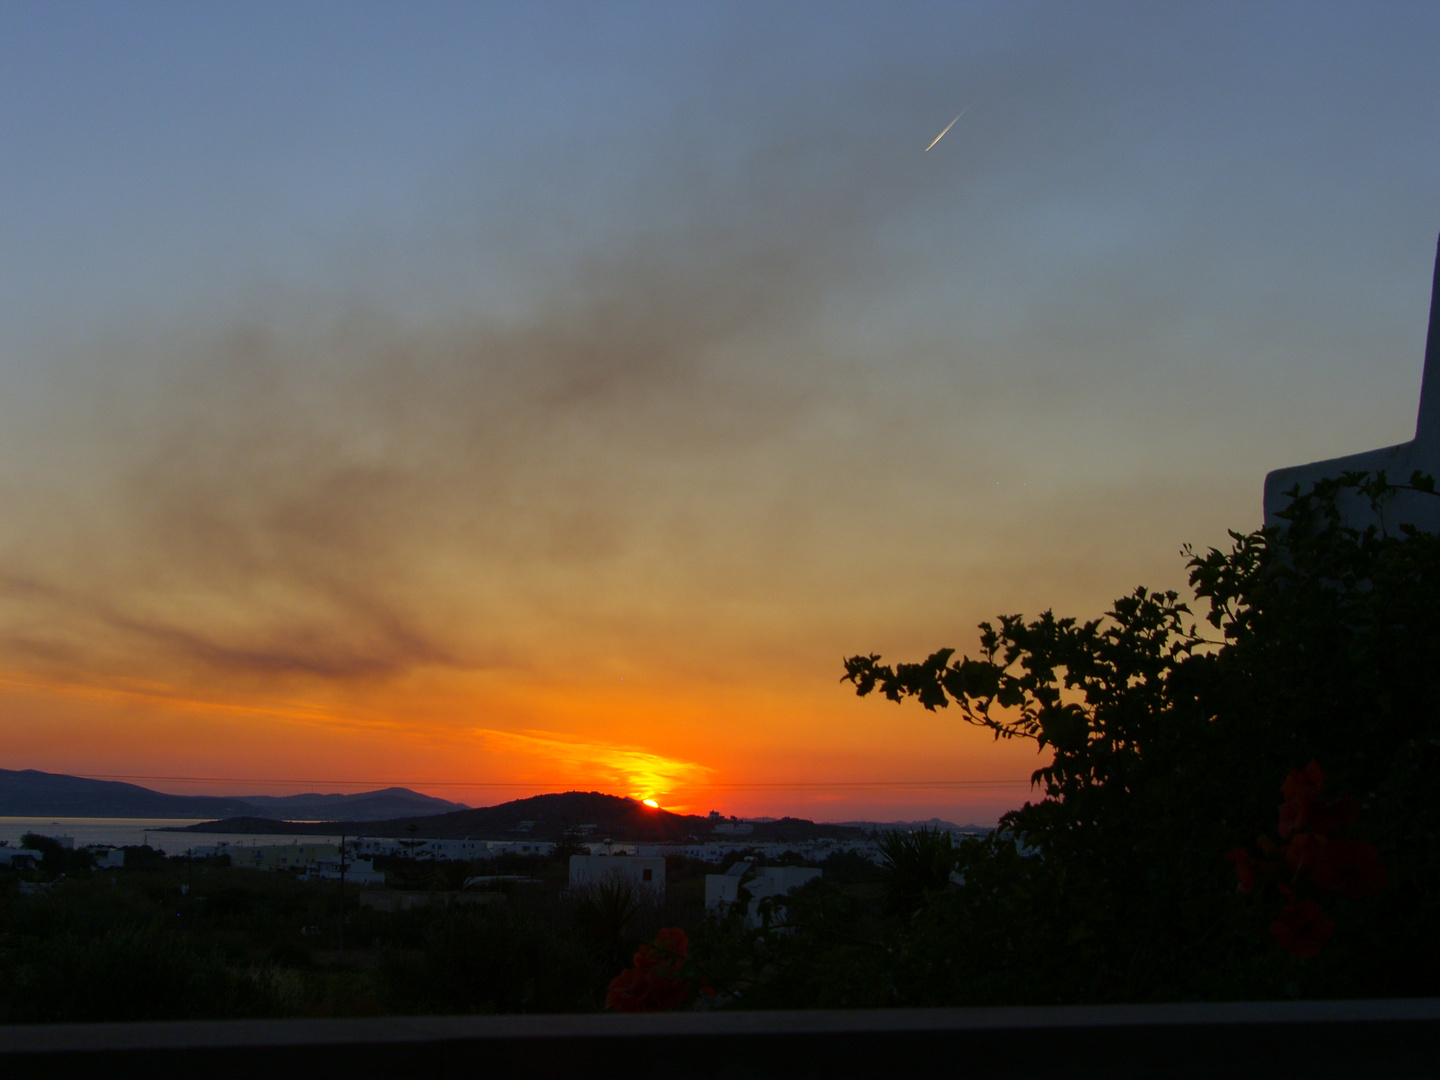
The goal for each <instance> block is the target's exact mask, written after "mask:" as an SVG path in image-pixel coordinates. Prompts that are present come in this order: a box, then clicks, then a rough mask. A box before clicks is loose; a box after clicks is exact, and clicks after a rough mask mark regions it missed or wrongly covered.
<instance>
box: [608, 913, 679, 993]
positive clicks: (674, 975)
mask: <svg viewBox="0 0 1440 1080" xmlns="http://www.w3.org/2000/svg"><path fill="white" fill-rule="evenodd" d="M689 955H690V939H689V938H688V937H686V935H685V931H684V930H681V929H680V928H679V927H676V926H672V927H667V928H666V929H664V930H661V931H660V932H659V933H658V934H656V935H655V940H654V941H652V942H651V943H650V944H648V945H641V946H640V949H639V951H637V952H636V953H635V957H634V960H633V961H632V962H633V964H634V967H629V968H626V969H625V970H624V971H622V972H621V973H620V974H619V975H617V976H615V978H614V979H612V980H611V981H610V988H609V990H608V991H607V992H606V994H605V1008H607V1009H612V1010H614V1011H615V1012H659V1011H661V1010H663V1009H675V1008H679V1007H680V1006H681V1005H683V1004H685V998H686V997H687V996H688V993H689V989H690V984H689V983H688V981H687V980H686V979H685V978H684V977H683V976H682V974H681V972H682V969H683V968H684V965H685V961H686V959H687V958H688V957H689Z"/></svg>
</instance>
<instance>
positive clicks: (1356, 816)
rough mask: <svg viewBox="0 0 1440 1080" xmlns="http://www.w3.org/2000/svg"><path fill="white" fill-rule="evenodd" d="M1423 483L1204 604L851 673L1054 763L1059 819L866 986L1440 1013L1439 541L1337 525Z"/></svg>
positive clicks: (1194, 569) (1003, 631)
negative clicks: (1423, 1003) (1335, 1002)
mask: <svg viewBox="0 0 1440 1080" xmlns="http://www.w3.org/2000/svg"><path fill="white" fill-rule="evenodd" d="M1400 489H1405V490H1409V491H1418V492H1424V493H1428V494H1431V495H1433V494H1434V485H1433V482H1432V481H1431V480H1430V479H1429V478H1428V477H1424V476H1419V475H1417V476H1414V477H1412V478H1411V479H1410V481H1409V482H1408V483H1405V484H1400V485H1396V484H1391V483H1389V482H1388V481H1387V480H1386V478H1385V477H1384V476H1383V475H1380V476H1366V475H1360V474H1353V475H1348V476H1345V477H1342V478H1339V479H1337V480H1335V481H1330V482H1326V483H1323V484H1319V485H1316V487H1315V489H1314V490H1312V491H1310V492H1306V493H1303V494H1302V493H1299V492H1295V493H1293V495H1294V498H1293V501H1292V503H1291V506H1290V509H1289V510H1288V512H1287V513H1286V515H1285V517H1286V521H1285V523H1284V524H1283V525H1282V526H1281V527H1278V528H1270V529H1263V530H1259V531H1256V532H1253V533H1249V534H1240V533H1232V534H1231V537H1232V541H1233V543H1232V546H1231V548H1230V549H1229V550H1228V551H1218V550H1212V551H1209V552H1207V553H1205V554H1195V553H1193V552H1190V553H1188V554H1189V568H1190V583H1191V586H1192V589H1193V591H1194V594H1195V600H1196V603H1195V604H1194V608H1193V610H1192V606H1191V605H1190V604H1188V603H1186V602H1182V600H1181V598H1180V597H1179V596H1178V595H1177V594H1175V593H1173V592H1151V591H1149V590H1146V589H1143V588H1142V589H1137V590H1135V591H1134V592H1133V593H1131V594H1130V595H1129V596H1126V597H1123V598H1121V599H1120V600H1118V601H1116V603H1115V606H1114V608H1113V609H1112V610H1111V611H1109V612H1107V613H1106V615H1105V616H1104V617H1103V618H1099V619H1094V620H1090V621H1083V622H1082V621H1079V620H1076V619H1070V618H1060V617H1057V616H1055V615H1054V614H1052V613H1050V612H1045V613H1043V614H1041V615H1040V616H1039V617H1038V618H1034V619H1026V618H1024V617H1022V616H1019V615H1011V616H1004V617H1002V618H1000V619H999V620H998V621H997V622H995V623H984V624H981V627H980V631H981V633H980V648H979V651H978V653H976V654H975V655H973V656H963V657H961V658H960V659H958V660H957V659H956V655H955V652H954V650H952V649H948V648H947V649H941V650H939V651H938V652H935V653H933V654H932V655H931V656H929V657H928V658H927V659H925V660H923V661H920V662H918V663H903V664H899V665H895V666H890V665H888V664H884V663H882V662H881V658H880V657H879V656H875V655H869V656H855V657H852V658H851V659H850V660H848V661H847V662H846V678H848V679H849V680H850V681H851V682H852V683H853V684H854V686H855V689H856V691H857V692H858V693H860V694H861V695H865V694H870V693H872V692H877V691H878V692H879V693H881V694H883V695H884V696H885V697H887V698H889V699H890V700H891V701H896V702H899V701H903V700H904V699H906V698H916V699H918V700H919V702H920V703H921V704H922V705H923V706H925V707H926V708H928V709H934V710H939V709H949V710H951V711H953V712H956V713H958V716H959V718H960V719H961V720H963V721H964V722H966V723H970V724H975V725H978V726H981V727H984V728H987V729H989V730H990V731H991V732H992V733H993V734H994V736H995V737H996V738H1003V739H1015V738H1019V739H1028V740H1032V741H1033V742H1034V743H1035V744H1036V749H1037V751H1039V752H1040V754H1041V755H1042V757H1041V762H1040V767H1039V768H1038V769H1037V770H1036V772H1035V774H1034V777H1033V780H1034V784H1035V787H1036V795H1037V797H1036V798H1035V799H1034V800H1033V801H1032V802H1029V803H1027V804H1026V805H1025V806H1024V807H1023V808H1021V809H1019V810H1016V811H1014V812H1012V813H1011V814H1009V815H1007V816H1006V818H1005V819H1004V820H1003V822H1002V829H1001V830H1000V831H998V832H997V833H996V834H995V835H993V836H992V837H991V838H990V840H988V841H986V842H983V843H977V842H972V843H969V844H962V845H961V846H960V849H959V850H958V851H957V856H956V859H957V868H958V869H960V870H961V871H962V874H961V876H962V878H963V883H962V884H959V885H957V886H955V887H954V888H952V889H950V890H948V891H947V892H945V893H944V894H943V895H936V896H934V897H932V898H930V900H929V901H928V902H927V904H926V905H925V907H924V908H923V909H922V910H921V911H919V912H917V913H915V914H914V915H913V916H912V917H911V918H910V919H909V921H908V922H907V923H906V924H905V925H904V926H902V927H900V928H898V929H896V930H895V931H894V932H893V935H892V936H891V937H890V938H889V939H887V940H885V941H877V942H875V943H874V944H875V945H877V946H879V947H880V948H881V949H882V950H883V951H882V952H880V953H877V954H876V956H875V959H874V962H873V963H870V965H869V967H868V968H866V969H865V970H861V969H862V968H865V963H859V964H855V965H852V967H853V968H854V970H853V971H852V975H853V977H854V978H856V979H859V980H868V981H869V982H868V984H869V985H872V986H874V987H876V988H877V989H876V993H875V995H873V996H876V997H884V998H888V1000H889V1003H894V1004H921V1003H934V1004H940V1003H944V1002H955V1003H962V1002H971V1003H998V1002H1007V1001H1117V1000H1166V999H1168V1000H1176V999H1186V998H1209V999H1221V998H1233V997H1269V996H1296V995H1303V996H1367V995H1373V996H1387V995H1421V994H1423V995H1428V994H1435V993H1437V992H1440V975H1437V972H1436V969H1435V965H1433V964H1429V963H1423V962H1417V957H1423V956H1432V955H1440V903H1437V898H1440V890H1437V889H1436V885H1437V884H1440V800H1437V799H1436V798H1435V797H1434V794H1433V781H1432V778H1433V777H1435V776H1436V775H1437V771H1440V722H1437V718H1440V539H1437V537H1435V536H1433V535H1427V534H1421V533H1417V532H1415V531H1414V530H1412V529H1407V528H1400V529H1394V530H1390V531H1386V530H1385V529H1383V528H1380V527H1378V526H1377V527H1372V528H1369V529H1367V530H1359V529H1356V528H1353V527H1349V526H1347V525H1346V524H1345V522H1344V520H1343V519H1342V517H1341V515H1340V513H1339V512H1338V511H1337V509H1336V498H1337V495H1339V494H1341V493H1342V492H1346V493H1348V492H1352V491H1358V492H1359V493H1360V494H1361V495H1362V496H1365V497H1368V498H1369V499H1370V500H1371V502H1372V504H1373V505H1374V506H1375V507H1376V508H1377V510H1378V511H1379V512H1380V514H1379V516H1380V519H1381V520H1384V509H1385V506H1386V503H1387V501H1388V499H1389V498H1390V496H1391V495H1392V494H1393V493H1394V492H1395V491H1397V490H1400ZM1307 763H1309V764H1307ZM1327 785H1328V787H1327ZM1327 793H1328V794H1327ZM1237 882H1238V888H1237ZM800 921H802V922H803V918H802V919H801V920H800ZM776 970H782V971H783V970H784V969H783V965H780V966H779V967H778V968H777V969H776ZM836 977H839V976H838V973H837V975H836ZM875 1003H882V1002H879V1001H877V1002H875Z"/></svg>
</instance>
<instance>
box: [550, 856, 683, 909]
mask: <svg viewBox="0 0 1440 1080" xmlns="http://www.w3.org/2000/svg"><path fill="white" fill-rule="evenodd" d="M604 881H626V882H629V883H630V884H632V885H634V886H635V887H636V888H637V889H639V890H641V892H642V893H644V894H646V895H648V896H649V898H650V899H652V900H654V901H656V902H659V901H661V900H664V899H665V860H664V859H646V858H641V857H639V856H635V855H571V856H570V888H572V889H583V888H584V887H585V886H587V885H598V884H600V883H601V882H604Z"/></svg>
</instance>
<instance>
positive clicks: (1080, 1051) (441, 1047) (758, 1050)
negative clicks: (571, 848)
mask: <svg viewBox="0 0 1440 1080" xmlns="http://www.w3.org/2000/svg"><path fill="white" fill-rule="evenodd" d="M1417 959H1418V958H1417ZM42 1075H43V1076H46V1077H52V1078H53V1077H68V1076H78V1077H93V1078H97V1080H98V1078H101V1077H107V1076H137V1077H142V1078H144V1080H160V1078H164V1077H181V1076H185V1077H202V1078H206V1080H210V1078H224V1077H244V1078H246V1080H274V1078H276V1077H282V1076H308V1077H330V1076H337V1077H347V1078H348V1077H357V1078H359V1077H367V1078H368V1077H384V1078H390V1077H407V1076H416V1077H425V1078H427V1080H436V1078H441V1077H449V1076H457V1077H459V1076H463V1077H467V1078H474V1080H491V1078H502V1077H527V1078H528V1077H564V1078H566V1080H590V1078H607V1077H616V1078H624V1080H649V1078H655V1080H666V1078H677V1080H678V1078H691V1077H694V1078H709V1077H714V1078H717V1080H728V1078H732V1077H733V1078H736V1080H742V1078H743V1080H767V1078H771V1077H776V1078H779V1077H783V1078H785V1080H804V1078H809V1077H815V1078H824V1080H844V1078H849V1077H857V1078H858V1077H867V1078H868V1077H880V1078H882V1080H909V1078H912V1077H915V1078H924V1077H946V1078H952V1080H953V1078H964V1080H969V1078H975V1080H988V1078H997V1080H998V1078H1002V1077H1003V1078H1006V1080H1026V1078H1031V1077H1035V1078H1039V1077H1043V1078H1045V1080H1067V1078H1072V1077H1077V1078H1078V1077H1107V1078H1108V1077H1136V1078H1139V1077H1146V1078H1150V1077H1157V1078H1170V1077H1174V1078H1181V1077H1186V1078H1189V1077H1197V1078H1198V1077H1217V1078H1224V1080H1230V1078H1242V1077H1257V1078H1258V1077H1263V1078H1265V1080H1288V1078H1292V1077H1293V1078H1297V1080H1299V1078H1310V1077H1313V1078H1330V1077H1336V1078H1339V1077H1344V1078H1355V1080H1371V1078H1375V1080H1409V1078H1420V1077H1440V999H1436V998H1426V999H1402V1000H1388V1001H1378V1000H1377V1001H1320V1002H1260V1003H1247V1002H1236V1003H1227V1004H1182V1005H1101V1006H1055V1007H1026V1008H994V1009H893V1010H885V1009H879V1010H865V1011H858V1010H857V1011H834V1010H816V1011H813V1012H708V1013H667V1014H651V1015H641V1016H612V1015H570V1016H481V1017H384V1018H378V1019H343V1020H224V1021H186V1022H168V1023H140V1024H56V1025H33V1026H8V1027H7V1026H0V1077H4V1078H5V1080H10V1078H12V1077H24V1076H42Z"/></svg>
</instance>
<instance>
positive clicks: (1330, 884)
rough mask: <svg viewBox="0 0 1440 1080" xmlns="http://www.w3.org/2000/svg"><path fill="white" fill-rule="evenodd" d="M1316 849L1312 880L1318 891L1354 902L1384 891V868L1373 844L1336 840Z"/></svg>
mask: <svg viewBox="0 0 1440 1080" xmlns="http://www.w3.org/2000/svg"><path fill="white" fill-rule="evenodd" d="M1314 847H1315V852H1314V854H1313V856H1312V857H1311V861H1310V877H1311V879H1312V880H1313V881H1314V882H1315V884H1316V885H1317V886H1318V887H1320V888H1322V889H1325V890H1326V891H1328V892H1337V893H1339V894H1340V895H1341V896H1344V897H1348V898H1349V899H1351V900H1359V899H1361V898H1362V897H1366V896H1374V895H1375V894H1376V893H1378V892H1379V891H1380V890H1381V889H1383V888H1385V880H1386V873H1385V866H1384V864H1382V863H1381V862H1380V852H1378V851H1377V850H1376V849H1375V845H1374V844H1367V843H1365V842H1364V841H1363V840H1346V839H1344V838H1336V839H1332V840H1329V841H1327V842H1325V843H1323V844H1316V845H1314Z"/></svg>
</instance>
